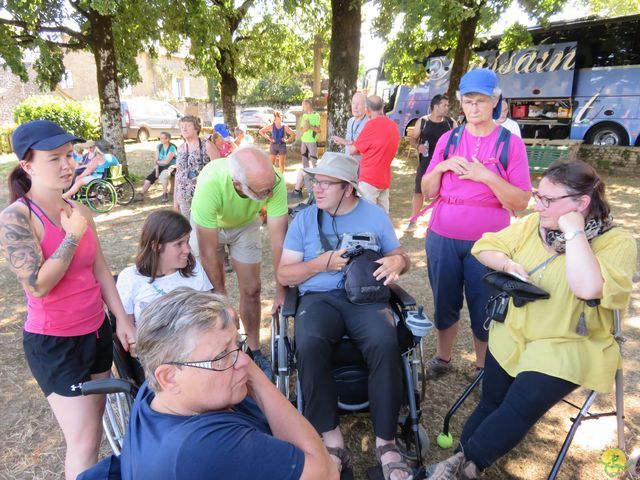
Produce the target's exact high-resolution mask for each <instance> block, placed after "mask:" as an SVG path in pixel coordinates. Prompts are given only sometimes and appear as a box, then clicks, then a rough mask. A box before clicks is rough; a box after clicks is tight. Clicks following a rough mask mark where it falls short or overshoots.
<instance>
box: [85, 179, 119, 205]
mask: <svg viewBox="0 0 640 480" xmlns="http://www.w3.org/2000/svg"><path fill="white" fill-rule="evenodd" d="M117 197H118V194H117V193H116V190H115V188H113V185H111V184H110V183H108V182H106V181H104V180H101V179H96V180H92V181H91V182H90V183H89V184H88V185H87V189H86V191H85V197H84V200H85V201H86V202H87V205H88V206H89V208H90V209H91V210H93V211H94V212H97V213H105V212H108V211H110V210H111V209H113V207H115V205H116V198H117Z"/></svg>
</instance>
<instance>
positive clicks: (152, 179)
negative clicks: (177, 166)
mask: <svg viewBox="0 0 640 480" xmlns="http://www.w3.org/2000/svg"><path fill="white" fill-rule="evenodd" d="M167 168H169V165H160V166H159V167H158V175H156V169H155V168H154V169H153V170H151V173H150V174H149V175H147V178H145V180H148V181H149V183H151V184H154V183H155V182H156V180H158V178H159V176H160V174H161V173H162V171H163V170H166V169H167Z"/></svg>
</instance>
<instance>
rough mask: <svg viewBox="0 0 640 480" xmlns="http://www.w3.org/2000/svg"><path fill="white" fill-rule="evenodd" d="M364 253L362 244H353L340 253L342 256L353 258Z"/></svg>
mask: <svg viewBox="0 0 640 480" xmlns="http://www.w3.org/2000/svg"><path fill="white" fill-rule="evenodd" d="M363 253H364V247H363V246H362V245H354V246H353V247H349V248H348V249H347V251H346V252H344V253H343V254H342V255H340V256H341V257H342V258H353V257H357V256H358V255H362V254H363Z"/></svg>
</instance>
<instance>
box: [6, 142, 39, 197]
mask: <svg viewBox="0 0 640 480" xmlns="http://www.w3.org/2000/svg"><path fill="white" fill-rule="evenodd" d="M20 160H24V161H25V162H27V163H29V162H31V161H32V160H33V150H28V151H27V153H26V154H25V156H24V158H21V159H20ZM7 183H8V184H9V203H13V202H15V201H16V200H18V199H19V198H26V195H27V193H28V192H29V190H31V177H30V176H29V174H28V173H27V172H25V171H24V169H23V168H22V166H21V165H20V164H18V165H16V166H15V167H14V168H13V170H11V173H10V174H9V177H8V179H7Z"/></svg>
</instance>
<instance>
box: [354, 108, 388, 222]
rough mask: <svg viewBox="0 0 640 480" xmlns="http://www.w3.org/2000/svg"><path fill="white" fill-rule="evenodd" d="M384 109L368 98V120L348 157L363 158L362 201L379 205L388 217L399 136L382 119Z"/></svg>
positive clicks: (361, 166) (361, 165)
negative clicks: (392, 166) (359, 156)
mask: <svg viewBox="0 0 640 480" xmlns="http://www.w3.org/2000/svg"><path fill="white" fill-rule="evenodd" d="M383 106H384V103H383V102H382V99H381V98H380V97H378V96H377V95H373V96H371V97H369V98H367V115H369V117H370V120H369V121H368V122H367V124H366V125H365V126H364V128H363V129H362V132H361V133H360V135H359V136H358V138H357V139H356V141H355V142H353V145H352V146H351V152H350V153H351V155H358V154H360V155H362V158H361V159H360V178H359V179H358V189H359V190H360V193H361V194H362V196H363V198H365V199H366V200H369V201H370V202H372V203H375V204H377V205H380V206H381V207H382V208H384V209H385V210H386V211H387V213H388V212H389V187H390V186H391V162H392V161H393V158H394V157H395V155H396V152H397V151H398V145H399V144H400V133H399V132H398V126H397V125H396V124H395V123H393V121H391V120H389V119H388V118H387V117H386V116H385V115H384V112H383V111H382V107H383Z"/></svg>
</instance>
